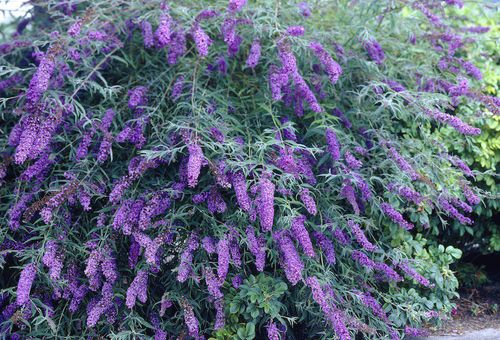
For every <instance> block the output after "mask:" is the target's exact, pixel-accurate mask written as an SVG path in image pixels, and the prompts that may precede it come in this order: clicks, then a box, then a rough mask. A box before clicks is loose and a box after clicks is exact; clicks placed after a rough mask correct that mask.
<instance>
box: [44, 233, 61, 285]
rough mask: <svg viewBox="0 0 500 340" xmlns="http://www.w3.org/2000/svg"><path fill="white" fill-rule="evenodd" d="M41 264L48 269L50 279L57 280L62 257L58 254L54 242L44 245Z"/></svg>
mask: <svg viewBox="0 0 500 340" xmlns="http://www.w3.org/2000/svg"><path fill="white" fill-rule="evenodd" d="M42 263H43V264H44V265H45V266H47V267H48V268H49V276H50V278H51V279H52V280H59V278H60V277H61V271H62V268H63V256H62V254H61V253H60V252H59V250H58V247H57V243H56V242H55V241H53V240H50V241H48V242H47V244H46V245H45V253H44V255H43V257H42Z"/></svg>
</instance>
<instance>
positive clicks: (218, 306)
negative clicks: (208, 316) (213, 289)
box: [214, 299, 226, 329]
mask: <svg viewBox="0 0 500 340" xmlns="http://www.w3.org/2000/svg"><path fill="white" fill-rule="evenodd" d="M214 306H215V311H216V314H215V324H214V329H223V328H224V325H225V324H226V320H225V314H224V299H217V300H215V302H214Z"/></svg>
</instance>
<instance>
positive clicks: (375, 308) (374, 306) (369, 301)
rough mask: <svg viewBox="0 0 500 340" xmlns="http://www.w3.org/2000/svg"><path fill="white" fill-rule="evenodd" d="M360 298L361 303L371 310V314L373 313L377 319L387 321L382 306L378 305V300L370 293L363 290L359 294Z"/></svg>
mask: <svg viewBox="0 0 500 340" xmlns="http://www.w3.org/2000/svg"><path fill="white" fill-rule="evenodd" d="M360 298H361V301H362V302H363V304H364V305H365V306H366V307H368V308H370V309H371V310H372V312H373V314H375V315H376V316H377V317H378V318H379V319H381V320H383V321H385V322H388V318H387V314H386V313H385V311H384V310H383V309H382V306H380V304H379V303H378V301H377V300H375V298H374V297H373V296H371V295H370V293H368V292H365V293H363V294H361V295H360Z"/></svg>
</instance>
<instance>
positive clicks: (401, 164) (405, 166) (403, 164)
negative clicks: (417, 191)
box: [388, 147, 420, 181]
mask: <svg viewBox="0 0 500 340" xmlns="http://www.w3.org/2000/svg"><path fill="white" fill-rule="evenodd" d="M388 153H389V157H390V158H391V159H392V160H393V161H394V162H395V163H396V165H397V166H398V168H400V169H401V170H402V171H403V172H406V173H407V174H408V175H409V176H410V178H411V179H412V180H414V181H415V180H417V179H419V178H420V175H419V174H418V173H417V172H415V170H414V169H413V167H412V166H411V165H410V163H408V162H407V161H406V159H404V158H403V156H401V155H400V154H399V152H397V151H396V149H394V148H393V147H389V148H388Z"/></svg>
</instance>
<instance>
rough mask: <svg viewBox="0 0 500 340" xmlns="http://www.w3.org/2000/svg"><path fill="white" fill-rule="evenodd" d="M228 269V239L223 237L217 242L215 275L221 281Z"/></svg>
mask: <svg viewBox="0 0 500 340" xmlns="http://www.w3.org/2000/svg"><path fill="white" fill-rule="evenodd" d="M228 271H229V241H228V240H227V239H225V238H223V239H221V240H219V242H217V276H218V278H219V280H220V281H221V282H224V280H225V279H226V276H227V273H228Z"/></svg>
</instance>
